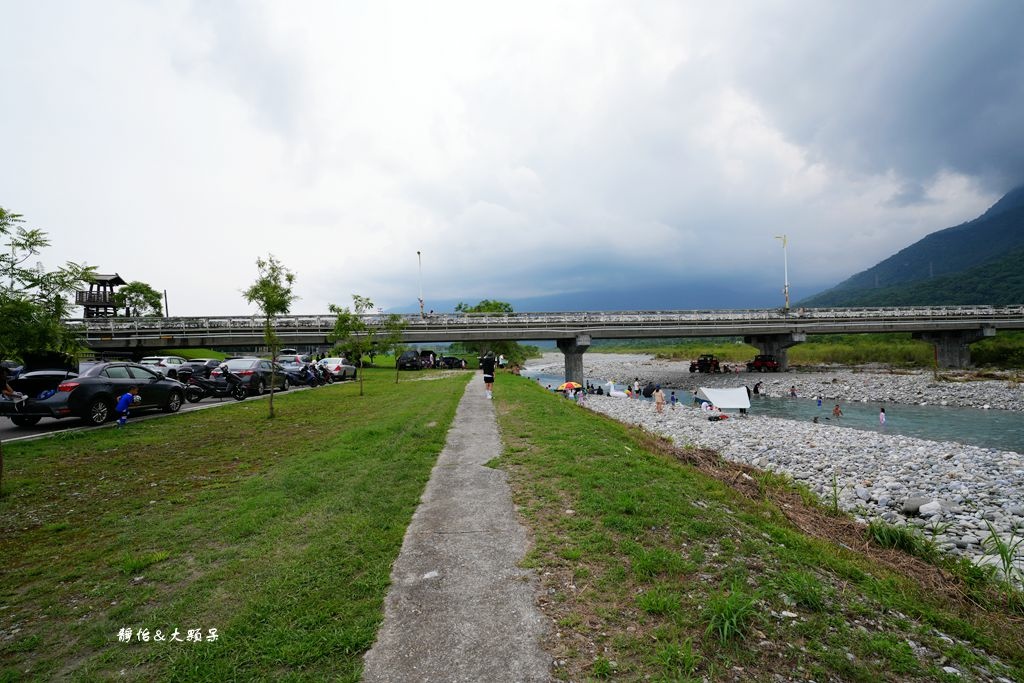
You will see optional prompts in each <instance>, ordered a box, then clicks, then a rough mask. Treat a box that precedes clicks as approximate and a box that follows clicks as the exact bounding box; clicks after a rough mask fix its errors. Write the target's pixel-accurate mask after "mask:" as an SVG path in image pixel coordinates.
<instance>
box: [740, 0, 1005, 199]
mask: <svg viewBox="0 0 1024 683" xmlns="http://www.w3.org/2000/svg"><path fill="white" fill-rule="evenodd" d="M760 19H761V20H762V21H763V22H764V23H763V25H762V26H761V28H760V30H759V31H758V32H757V34H756V36H755V38H756V39H755V41H754V43H753V45H752V46H751V48H750V49H749V50H746V49H744V50H743V51H742V56H743V57H744V59H743V60H742V61H740V62H737V63H736V69H737V72H738V74H739V75H740V77H741V78H742V81H743V83H744V84H745V87H746V88H748V89H749V90H750V91H751V92H753V93H755V94H756V97H757V99H758V101H759V102H760V103H761V104H762V105H763V106H764V107H765V108H766V110H767V111H769V112H770V114H771V117H772V120H773V121H774V122H776V123H777V124H778V125H779V126H780V127H781V129H782V130H783V131H785V133H786V134H787V135H788V136H789V137H790V139H792V140H794V141H795V142H797V143H798V144H800V145H802V146H805V147H806V148H807V149H809V150H811V151H812V152H813V153H814V154H815V155H816V156H817V157H819V158H823V159H828V160H831V161H832V162H840V163H843V164H848V165H849V166H851V167H853V168H856V169H859V170H861V171H863V172H867V173H884V172H886V171H889V170H895V171H897V172H899V173H901V174H903V175H906V176H907V177H909V178H912V179H915V180H917V181H919V182H920V181H926V180H927V179H929V178H931V177H932V176H934V175H935V174H936V173H938V172H941V171H943V170H953V171H956V172H960V173H964V174H966V175H970V176H975V177H977V178H979V179H980V180H981V181H982V182H984V183H985V184H986V185H987V186H988V187H989V188H990V189H991V190H992V191H995V192H1004V191H1006V190H1008V189H1010V188H1012V187H1013V186H1015V185H1018V184H1020V183H1021V182H1024V126H1022V125H1020V120H1021V112H1022V111H1024V40H1022V39H1021V36H1022V35H1024V4H1022V3H1019V2H1004V1H1002V0H989V1H981V2H970V3H963V2H953V1H952V0H940V1H937V2H921V1H912V2H902V3H884V2H867V3H851V4H847V5H835V4H825V3H801V4H799V5H796V6H793V5H790V6H788V8H787V9H786V11H783V12H779V13H777V14H775V15H773V16H762V17H760ZM801 28H802V29H803V30H800V29H801ZM794 29H795V30H794Z"/></svg>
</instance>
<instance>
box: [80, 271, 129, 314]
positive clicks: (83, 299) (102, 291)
mask: <svg viewBox="0 0 1024 683" xmlns="http://www.w3.org/2000/svg"><path fill="white" fill-rule="evenodd" d="M125 284H128V283H127V282H125V281H124V280H122V279H121V276H120V275H118V274H117V273H114V274H113V275H101V274H99V273H93V276H92V282H91V283H89V291H88V292H75V304H76V305H78V306H81V307H82V310H83V314H82V315H83V317H85V318H111V317H114V316H116V315H117V305H116V304H115V302H114V290H115V289H116V288H117V287H120V286H121V285H125Z"/></svg>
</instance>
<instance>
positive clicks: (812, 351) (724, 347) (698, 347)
mask: <svg viewBox="0 0 1024 683" xmlns="http://www.w3.org/2000/svg"><path fill="white" fill-rule="evenodd" d="M590 352H592V353H602V352H603V353H649V354H652V355H654V356H656V357H658V358H662V359H666V360H690V359H693V358H696V357H697V356H699V355H700V354H702V353H713V354H715V355H716V356H718V357H719V359H721V360H723V361H726V362H730V363H745V362H746V361H748V360H750V359H751V358H753V357H754V356H755V355H756V354H757V353H758V350H757V348H756V347H754V346H751V345H749V344H744V343H743V340H742V339H740V338H738V337H709V338H705V339H649V340H645V339H630V340H608V341H603V340H602V341H599V342H595V343H594V345H593V346H591V348H590ZM788 353H789V362H790V365H827V364H836V365H863V364H866V363H881V364H884V365H892V366H897V367H919V368H929V367H932V366H933V365H934V364H935V350H934V347H932V345H931V344H929V343H927V342H923V341H919V340H916V339H913V338H912V337H911V335H910V334H900V333H892V334H837V335H810V336H808V338H807V341H806V342H804V343H802V344H797V345H796V346H793V347H791V348H790V349H789V352H788ZM971 359H972V361H973V362H974V364H975V365H977V366H981V367H995V368H1024V332H1005V331H1004V332H1000V333H999V334H997V335H996V336H994V337H990V338H988V339H984V340H982V341H979V342H976V343H975V344H972V345H971Z"/></svg>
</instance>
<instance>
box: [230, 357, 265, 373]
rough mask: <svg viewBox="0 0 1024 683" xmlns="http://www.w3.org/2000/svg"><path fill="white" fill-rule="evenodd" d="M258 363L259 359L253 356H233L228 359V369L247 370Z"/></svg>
mask: <svg viewBox="0 0 1024 683" xmlns="http://www.w3.org/2000/svg"><path fill="white" fill-rule="evenodd" d="M257 363H259V360H257V359H253V358H235V359H233V360H229V361H228V369H229V370H248V369H249V368H251V367H253V366H255V365H256V364H257Z"/></svg>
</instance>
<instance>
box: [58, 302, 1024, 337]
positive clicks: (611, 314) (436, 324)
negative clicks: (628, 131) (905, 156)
mask: <svg viewBox="0 0 1024 683" xmlns="http://www.w3.org/2000/svg"><path fill="white" fill-rule="evenodd" d="M400 317H401V318H402V320H403V321H404V322H405V324H406V328H407V329H408V330H410V331H416V330H429V331H440V330H444V329H452V330H453V331H456V330H458V331H467V330H495V329H502V328H507V329H523V328H537V327H542V328H546V329H551V330H566V329H575V328H580V329H586V328H587V327H588V326H591V325H594V326H604V327H607V326H645V325H646V326H658V325H665V326H669V325H672V324H679V323H685V324H692V325H702V324H708V325H714V324H717V323H722V322H726V321H730V322H757V321H767V322H771V321H777V322H790V323H799V322H801V321H807V322H811V321H831V322H842V321H856V320H872V321H879V322H884V321H894V322H898V321H912V320H913V321H928V320H936V321H939V320H945V321H948V320H971V321H972V322H985V321H996V320H1004V319H1015V320H1020V319H1021V318H1022V317H1024V305H1018V306H998V307H997V306H912V307H900V308H867V307H864V308H796V309H790V310H789V311H784V310H782V309H729V310H688V311H565V312H551V313H529V312H524V313H432V314H429V315H425V316H420V315H418V314H409V315H402V316H400ZM386 318H387V316H386V315H384V314H368V315H365V316H363V319H364V320H365V322H366V323H367V324H369V325H371V326H377V325H382V324H383V323H384V321H385V319H386ZM335 319H336V318H335V316H332V315H288V316H279V317H277V318H275V319H274V321H273V324H274V328H275V330H277V331H279V332H281V331H283V332H294V333H296V334H309V333H315V334H324V335H329V334H330V333H331V332H332V331H333V329H334V323H335ZM64 322H65V324H66V325H67V326H68V327H69V328H71V329H72V330H75V331H78V332H80V333H82V334H84V335H85V336H86V337H87V338H89V337H100V338H102V337H107V336H117V337H123V336H132V337H138V338H152V337H157V336H174V335H176V334H177V335H189V336H197V335H203V336H210V337H223V336H231V335H232V334H239V333H243V334H252V333H253V332H256V331H262V330H263V323H264V321H263V319H262V318H261V317H259V316H205V317H177V318H159V317H143V318H124V317H119V318H82V319H69V320H65V321H64Z"/></svg>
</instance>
